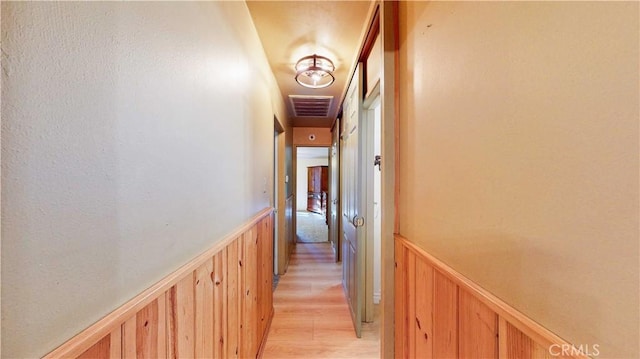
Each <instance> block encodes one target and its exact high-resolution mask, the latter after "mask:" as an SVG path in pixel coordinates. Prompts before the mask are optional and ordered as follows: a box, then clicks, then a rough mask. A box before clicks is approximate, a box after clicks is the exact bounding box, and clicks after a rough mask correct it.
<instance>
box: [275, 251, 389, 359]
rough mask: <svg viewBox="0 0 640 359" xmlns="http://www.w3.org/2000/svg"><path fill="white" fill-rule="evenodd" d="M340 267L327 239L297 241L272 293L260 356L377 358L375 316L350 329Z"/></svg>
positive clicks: (279, 358) (377, 333)
mask: <svg viewBox="0 0 640 359" xmlns="http://www.w3.org/2000/svg"><path fill="white" fill-rule="evenodd" d="M341 276H342V267H341V264H340V263H335V262H334V260H333V251H332V250H331V247H330V245H329V243H328V242H325V243H298V244H297V245H296V247H295V249H294V253H293V254H292V257H291V262H290V264H289V269H288V271H287V273H286V274H285V275H283V276H282V277H280V282H279V283H278V287H277V289H276V291H275V293H274V298H273V300H274V308H275V315H274V317H273V322H272V323H271V330H270V331H269V337H268V339H267V344H266V346H265V349H264V353H263V358H265V359H269V358H274V359H287V358H379V357H380V339H379V338H380V337H379V330H378V322H379V320H378V319H377V317H376V320H375V321H374V323H363V329H362V338H360V339H358V338H357V337H356V335H355V331H354V330H353V324H352V323H351V316H350V314H349V307H348V304H347V301H346V299H345V296H344V292H343V290H342V283H341Z"/></svg>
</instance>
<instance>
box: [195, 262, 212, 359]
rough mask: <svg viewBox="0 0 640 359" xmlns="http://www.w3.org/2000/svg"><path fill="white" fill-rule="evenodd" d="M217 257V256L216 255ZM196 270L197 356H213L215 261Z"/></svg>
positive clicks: (206, 263)
mask: <svg viewBox="0 0 640 359" xmlns="http://www.w3.org/2000/svg"><path fill="white" fill-rule="evenodd" d="M214 258H215V257H214ZM214 258H211V259H210V260H208V261H206V262H205V263H204V264H203V265H201V266H200V267H198V269H196V271H195V298H196V299H195V321H196V322H195V329H196V332H195V357H196V358H213V341H214V340H213V338H214V336H213V320H214V316H213V313H214V311H213V307H214V301H213V280H214V278H213V266H214V264H213V261H214Z"/></svg>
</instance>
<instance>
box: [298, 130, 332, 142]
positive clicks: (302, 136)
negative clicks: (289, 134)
mask: <svg viewBox="0 0 640 359" xmlns="http://www.w3.org/2000/svg"><path fill="white" fill-rule="evenodd" d="M311 135H313V136H314V137H315V139H313V140H312V139H311V138H310V137H309V136H311ZM293 144H294V145H295V146H331V129H329V128H318V127H294V128H293Z"/></svg>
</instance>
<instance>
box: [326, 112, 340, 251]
mask: <svg viewBox="0 0 640 359" xmlns="http://www.w3.org/2000/svg"><path fill="white" fill-rule="evenodd" d="M340 123H341V122H340V119H338V120H337V123H336V127H335V128H334V130H333V132H332V133H331V138H332V140H331V148H330V149H329V151H330V157H329V161H330V164H331V166H330V179H329V184H330V186H329V202H330V203H329V204H328V207H329V241H330V242H331V246H332V247H333V254H334V256H335V257H334V258H335V260H336V262H338V261H339V260H340V247H339V243H340V241H339V240H338V238H339V236H340V230H339V225H338V224H339V219H340V213H338V207H339V206H338V198H339V195H340V191H339V187H340V186H338V184H339V183H340V182H339V179H340V171H338V169H339V164H340V160H339V158H340Z"/></svg>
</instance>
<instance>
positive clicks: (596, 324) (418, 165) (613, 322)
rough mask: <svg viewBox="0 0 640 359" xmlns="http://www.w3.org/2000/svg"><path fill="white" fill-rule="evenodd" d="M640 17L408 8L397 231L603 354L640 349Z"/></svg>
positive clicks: (559, 10) (629, 12) (602, 11)
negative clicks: (639, 312) (639, 175)
mask: <svg viewBox="0 0 640 359" xmlns="http://www.w3.org/2000/svg"><path fill="white" fill-rule="evenodd" d="M638 11H639V4H638V3H637V2H615V3H609V2H569V3H567V2H530V3H527V2H525V3H521V2H496V3H490V2H478V3H475V2H429V3H427V2H406V3H405V2H403V3H401V5H400V24H401V25H400V27H401V30H400V31H401V33H400V61H401V62H400V84H401V85H400V86H401V87H400V98H401V101H400V111H401V116H400V117H401V120H400V121H401V122H400V127H401V132H400V143H401V147H400V150H401V154H400V164H401V170H400V178H401V183H400V184H401V187H400V193H401V198H400V200H401V202H400V207H399V211H400V233H401V234H402V235H403V236H405V237H407V238H409V239H410V240H412V241H414V242H416V243H417V244H418V245H420V246H421V247H422V248H424V249H426V250H427V251H428V252H430V253H432V254H434V255H435V256H436V257H438V258H440V259H441V260H443V261H445V262H446V263H448V264H449V265H451V266H453V267H454V268H455V269H457V270H458V271H460V272H462V273H463V274H465V275H467V276H468V277H470V278H471V279H472V280H474V281H476V282H478V283H479V284H480V285H482V286H483V287H485V288H487V289H488V290H490V291H492V292H493V293H494V294H496V295H497V296H499V297H500V298H502V299H503V300H505V301H506V302H507V303H509V304H511V305H513V306H515V307H516V308H518V309H519V310H521V311H522V312H524V313H525V314H527V315H529V316H531V317H532V318H533V319H534V320H536V321H538V322H540V323H541V324H542V325H544V326H545V327H547V328H549V329H551V330H552V331H554V332H555V333H557V334H558V335H560V336H561V337H563V338H564V339H566V340H568V341H570V342H572V343H574V344H576V345H595V344H599V346H600V353H601V354H600V355H601V356H602V357H607V358H613V357H615V358H631V357H637V356H638V337H639V333H638V283H639V277H638V273H639V265H638V253H639V248H638V242H639V241H638V232H639V225H638V221H639V217H640V215H639V210H638V195H639V194H638V118H639V117H640V116H639V115H640V114H639V107H640V106H639V105H640V104H639V98H640V96H639V91H638V78H639V66H638V59H639V51H638V49H639V33H638V26H639V21H638ZM591 348H593V347H591Z"/></svg>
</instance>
